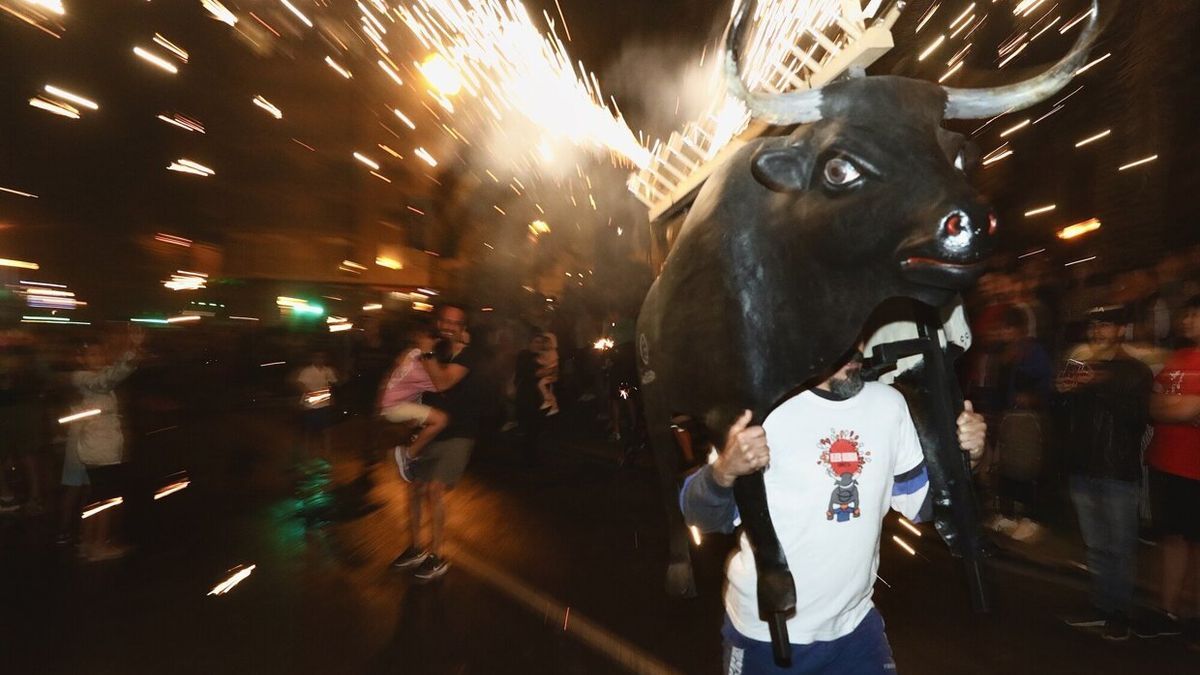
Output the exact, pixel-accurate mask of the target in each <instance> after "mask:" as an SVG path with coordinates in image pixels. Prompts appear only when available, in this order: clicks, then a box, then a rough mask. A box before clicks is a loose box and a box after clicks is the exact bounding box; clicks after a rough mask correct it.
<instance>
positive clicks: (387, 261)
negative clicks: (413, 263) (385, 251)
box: [375, 255, 404, 270]
mask: <svg viewBox="0 0 1200 675" xmlns="http://www.w3.org/2000/svg"><path fill="white" fill-rule="evenodd" d="M375 264H376V265H379V266H380V267H385V268H387V269H389V270H400V269H404V265H403V264H402V263H401V262H400V261H399V260H396V259H395V258H389V257H387V256H382V255H381V256H378V257H377V258H375Z"/></svg>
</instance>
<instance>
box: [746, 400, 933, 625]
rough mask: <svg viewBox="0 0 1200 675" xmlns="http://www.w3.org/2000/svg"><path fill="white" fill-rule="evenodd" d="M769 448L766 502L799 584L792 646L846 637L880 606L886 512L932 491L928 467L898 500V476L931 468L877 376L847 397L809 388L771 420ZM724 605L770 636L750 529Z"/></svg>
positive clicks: (901, 406) (912, 508)
mask: <svg viewBox="0 0 1200 675" xmlns="http://www.w3.org/2000/svg"><path fill="white" fill-rule="evenodd" d="M763 428H764V429H765V430H766V432H767V444H768V445H769V446H770V448H771V466H770V468H768V469H767V470H766V472H765V473H764V480H765V482H766V487H767V506H768V507H769V508H770V511H771V520H772V521H773V522H774V523H775V531H776V533H777V534H778V535H779V541H780V543H781V544H782V545H783V550H784V553H785V554H786V555H787V560H788V567H789V568H790V569H791V571H792V576H793V578H794V579H795V581H796V615H795V616H794V617H792V618H791V619H789V620H788V639H789V640H790V641H791V642H792V643H794V644H808V643H811V642H816V641H828V640H835V639H837V638H840V637H843V636H845V635H848V634H849V633H850V632H852V631H853V630H854V629H855V627H857V626H858V624H859V623H860V622H861V621H862V620H863V618H864V617H865V616H866V615H867V612H869V611H870V609H871V607H872V606H873V605H872V603H871V593H872V589H873V588H874V586H875V571H876V570H877V569H878V568H879V534H880V529H881V528H882V524H883V517H884V515H885V514H886V513H887V511H888V508H889V507H894V508H896V509H897V510H899V511H900V512H901V513H903V514H904V515H905V516H908V517H910V518H912V517H915V516H916V513H917V511H918V510H919V509H920V507H921V503H922V502H923V501H924V497H925V493H926V492H927V490H928V485H927V479H926V478H925V477H924V476H925V474H924V473H922V474H921V477H920V478H919V479H916V480H910V481H907V482H906V483H905V486H908V488H907V489H905V490H903V491H904V492H905V493H906V494H902V495H897V496H893V482H894V481H893V479H894V477H895V476H898V475H903V474H906V473H909V472H912V471H913V470H914V469H917V467H923V464H922V463H923V462H924V459H925V458H924V455H923V453H922V452H921V445H920V441H919V440H918V438H917V432H916V428H915V427H914V426H913V422H912V418H911V417H910V416H909V413H908V406H907V404H905V402H904V397H903V396H902V395H901V394H900V393H899V392H897V391H896V390H894V389H892V388H891V387H889V386H887V385H884V384H879V383H875V382H869V383H867V384H866V386H865V387H864V388H863V390H862V391H861V392H860V393H859V394H858V395H856V396H854V397H853V398H851V399H849V400H846V401H830V400H827V399H824V398H821V397H820V396H817V395H816V394H814V393H812V392H809V391H806V392H803V393H801V394H799V395H797V396H794V397H792V398H791V399H788V400H787V401H785V402H784V403H783V404H782V405H780V406H779V407H778V408H776V409H775V410H774V411H773V412H772V413H771V414H770V415H768V416H767V419H766V421H765V422H764V423H763ZM727 576H728V579H729V585H728V586H727V587H726V590H725V609H726V611H727V612H728V614H729V619H730V621H731V622H732V623H733V627H734V628H736V629H737V630H738V632H739V633H741V634H742V635H745V636H746V637H749V638H751V639H753V640H760V641H763V642H766V641H769V640H770V632H769V631H768V629H767V624H766V623H764V622H763V621H762V620H761V619H759V615H758V595H757V593H758V589H757V579H758V575H757V573H756V571H755V568H754V553H753V552H752V551H751V549H750V544H749V542H748V541H747V539H746V535H745V534H744V533H743V534H742V536H741V539H740V550H739V551H737V552H736V553H735V554H734V555H733V556H732V557H731V558H730V560H729V570H728V575H727Z"/></svg>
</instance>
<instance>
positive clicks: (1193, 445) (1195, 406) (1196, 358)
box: [1138, 295, 1200, 637]
mask: <svg viewBox="0 0 1200 675" xmlns="http://www.w3.org/2000/svg"><path fill="white" fill-rule="evenodd" d="M1180 333H1181V335H1182V337H1184V338H1186V339H1188V340H1189V341H1191V346H1190V347H1184V348H1182V349H1179V350H1177V351H1176V352H1175V353H1174V354H1172V355H1171V357H1170V359H1169V360H1168V361H1167V364H1166V366H1165V367H1164V368H1163V369H1162V371H1161V372H1160V373H1159V374H1158V377H1157V378H1156V380H1155V384H1154V395H1153V396H1152V397H1151V400H1150V414H1151V415H1152V416H1153V418H1154V438H1153V440H1152V441H1151V442H1150V447H1149V449H1148V451H1147V454H1146V461H1147V464H1149V466H1150V492H1151V497H1152V502H1153V514H1154V519H1155V521H1156V524H1157V526H1158V528H1159V531H1160V533H1161V534H1162V540H1161V542H1160V546H1159V547H1160V549H1161V550H1162V570H1161V576H1162V578H1161V579H1160V580H1159V581H1160V583H1161V586H1160V598H1159V602H1160V609H1161V610H1162V612H1163V615H1162V616H1157V617H1153V618H1152V620H1150V621H1147V622H1146V625H1145V626H1139V627H1138V635H1139V636H1142V637H1155V636H1158V635H1178V634H1180V633H1181V632H1182V628H1181V625H1180V617H1182V616H1183V614H1184V611H1185V608H1184V606H1183V596H1184V593H1183V590H1184V586H1185V581H1186V579H1187V576H1188V572H1189V569H1188V567H1189V565H1190V566H1191V568H1192V569H1191V572H1192V574H1193V578H1194V579H1195V580H1196V583H1200V348H1198V347H1197V345H1200V295H1197V296H1193V297H1192V298H1191V299H1189V300H1188V301H1187V302H1186V303H1185V304H1184V306H1183V308H1182V316H1181V317H1180ZM1196 609H1197V608H1195V607H1192V608H1191V611H1193V612H1194V611H1196Z"/></svg>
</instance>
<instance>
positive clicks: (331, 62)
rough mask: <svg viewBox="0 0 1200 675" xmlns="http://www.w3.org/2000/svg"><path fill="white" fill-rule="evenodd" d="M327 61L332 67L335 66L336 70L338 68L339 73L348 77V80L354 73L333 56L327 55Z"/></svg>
mask: <svg viewBox="0 0 1200 675" xmlns="http://www.w3.org/2000/svg"><path fill="white" fill-rule="evenodd" d="M325 63H327V64H329V67H330V68H333V69H334V70H336V71H337V72H338V75H341V76H342V77H344V78H346V79H347V80H348V79H350V78H351V77H352V75H351V74H350V71H348V70H346V69H345V68H343V67H342V66H341V65H339V64H338V62H337V61H334V60H333V59H332V58H331V57H328V56H326V57H325Z"/></svg>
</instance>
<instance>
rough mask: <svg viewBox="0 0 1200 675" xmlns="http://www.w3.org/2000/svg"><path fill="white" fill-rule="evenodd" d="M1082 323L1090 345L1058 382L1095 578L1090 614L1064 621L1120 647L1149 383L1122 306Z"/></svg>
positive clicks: (1074, 490) (1074, 489)
mask: <svg viewBox="0 0 1200 675" xmlns="http://www.w3.org/2000/svg"><path fill="white" fill-rule="evenodd" d="M1087 318H1088V327H1087V337H1088V341H1087V343H1086V344H1083V345H1080V346H1078V347H1076V348H1075V349H1074V350H1072V351H1071V354H1070V356H1069V357H1068V359H1067V362H1066V363H1065V364H1064V365H1063V367H1062V370H1061V371H1060V372H1059V375H1058V378H1057V379H1056V381H1055V389H1057V390H1058V394H1059V395H1058V397H1057V400H1056V407H1057V408H1058V411H1059V414H1060V420H1061V421H1062V423H1063V428H1062V432H1063V442H1064V450H1065V453H1066V464H1067V470H1068V472H1069V475H1070V491H1071V501H1072V502H1073V503H1074V504H1075V511H1076V514H1077V515H1078V517H1079V529H1080V530H1081V531H1082V533H1083V541H1084V543H1085V544H1086V545H1087V563H1088V571H1089V573H1090V574H1091V576H1092V598H1091V601H1092V607H1091V609H1090V610H1088V611H1086V612H1084V613H1082V614H1080V615H1078V616H1072V617H1067V618H1066V621H1067V623H1068V624H1070V625H1072V626H1076V627H1080V628H1103V634H1104V637H1105V639H1108V640H1125V639H1128V638H1129V636H1130V625H1129V610H1130V605H1131V602H1132V599H1133V580H1134V570H1135V563H1136V560H1137V528H1138V495H1139V489H1138V482H1139V480H1140V478H1141V474H1142V471H1141V448H1142V438H1143V436H1144V435H1145V433H1146V425H1147V423H1148V422H1149V420H1150V418H1149V398H1150V387H1151V384H1152V382H1153V379H1154V376H1153V374H1152V373H1151V372H1150V369H1149V368H1147V367H1146V365H1145V364H1143V363H1142V362H1141V361H1139V360H1137V359H1136V358H1134V357H1133V356H1132V355H1130V354H1129V352H1128V351H1126V349H1125V348H1124V346H1123V345H1122V344H1121V336H1122V333H1123V332H1124V328H1125V326H1126V324H1127V323H1128V319H1127V314H1126V312H1125V309H1124V308H1123V307H1121V306H1111V307H1097V308H1095V309H1092V310H1090V311H1089V312H1088V314H1087Z"/></svg>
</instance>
